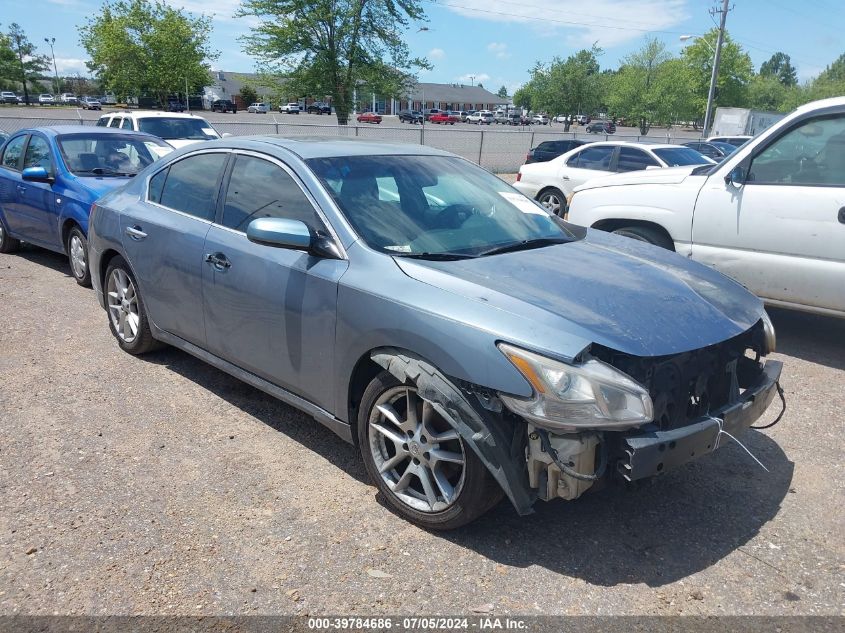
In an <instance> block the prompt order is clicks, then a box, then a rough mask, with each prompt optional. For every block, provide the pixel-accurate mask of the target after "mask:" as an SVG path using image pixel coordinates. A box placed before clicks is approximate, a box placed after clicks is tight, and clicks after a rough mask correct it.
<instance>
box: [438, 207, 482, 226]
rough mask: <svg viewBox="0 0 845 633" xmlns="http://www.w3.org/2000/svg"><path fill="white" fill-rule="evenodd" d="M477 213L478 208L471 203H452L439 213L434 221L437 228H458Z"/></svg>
mask: <svg viewBox="0 0 845 633" xmlns="http://www.w3.org/2000/svg"><path fill="white" fill-rule="evenodd" d="M476 213H478V210H477V209H476V208H475V207H474V206H472V205H471V204H450V205H449V206H448V207H446V208H445V209H443V210H442V211H441V212H440V213H438V214H437V218H436V219H435V222H434V223H435V224H436V225H437V228H441V229H457V228H458V227H460V226H461V225H462V224H463V223H464V222H466V221H467V220H468V219H469V218H470V216H473V215H475V214H476Z"/></svg>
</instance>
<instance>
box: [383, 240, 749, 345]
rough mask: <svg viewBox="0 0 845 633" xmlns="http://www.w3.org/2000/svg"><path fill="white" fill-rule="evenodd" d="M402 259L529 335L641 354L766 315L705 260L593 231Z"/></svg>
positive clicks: (705, 338) (713, 336) (429, 280)
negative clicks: (545, 243)
mask: <svg viewBox="0 0 845 633" xmlns="http://www.w3.org/2000/svg"><path fill="white" fill-rule="evenodd" d="M395 259H396V261H397V264H398V265H399V267H400V268H401V269H402V270H403V271H404V272H405V274H407V275H408V276H410V277H411V278H413V279H416V280H418V281H420V282H423V283H426V284H429V285H432V286H436V287H438V288H441V289H443V290H446V291H449V292H452V293H454V294H456V295H460V296H462V297H465V298H466V299H469V300H474V301H477V302H479V303H480V304H483V305H484V306H485V308H492V309H496V310H504V311H506V312H509V313H511V314H514V315H516V316H518V317H520V323H521V324H522V326H521V328H522V329H523V333H527V332H531V331H532V330H535V329H538V328H537V326H542V327H541V328H540V329H545V328H550V329H551V331H557V332H560V333H561V334H562V335H563V334H568V335H571V336H573V337H576V338H579V339H581V340H586V341H591V342H593V343H598V344H600V345H604V346H606V347H609V348H611V349H614V350H616V351H619V352H624V353H627V354H632V355H635V356H663V355H669V354H678V353H681V352H686V351H690V350H693V349H698V348H701V347H705V346H708V345H713V344H715V343H719V342H722V341H724V340H727V339H729V338H731V337H733V336H736V335H738V334H740V333H742V332H744V331H746V330H747V329H749V328H750V327H751V326H753V325H754V324H755V323H756V322H757V321H758V320H759V319H760V318H761V316H762V314H763V304H762V302H761V301H760V300H759V299H758V298H757V297H755V296H754V295H753V294H751V293H750V292H748V291H747V290H745V289H744V288H743V287H742V286H740V285H739V284H738V283H736V282H735V281H733V280H731V279H729V278H727V277H725V276H724V275H722V274H720V273H718V272H716V271H714V270H712V269H710V268H708V267H705V266H702V265H700V264H697V263H695V262H691V261H689V260H687V259H685V258H684V257H682V256H680V255H677V254H676V253H672V252H669V251H666V250H663V249H661V248H658V247H655V246H651V245H649V244H645V243H641V242H637V241H635V240H631V239H628V238H624V237H620V236H617V235H612V234H609V233H603V232H599V231H593V230H590V231H588V233H587V237H586V238H585V239H583V240H578V241H574V242H570V243H567V244H559V245H554V246H549V247H545V248H539V249H533V250H527V251H517V252H514V253H503V254H501V255H494V256H489V257H481V258H478V259H467V260H458V261H445V262H434V261H425V260H410V259H403V258H400V257H397V258H395ZM519 336H520V333H519V332H514V333H513V339H514V342H517V341H518V340H519ZM560 338H561V339H562V338H563V336H561V337H560ZM558 340H559V339H558ZM547 347H548V348H549V349H552V350H554V349H555V342H554V341H551V342H549V344H548V346H547ZM558 347H559V346H558ZM557 351H558V353H560V354H562V355H565V356H566V355H568V356H572V355H574V354H576V353H577V352H578V351H580V350H575V351H574V352H573V351H572V350H560V349H558V350H557Z"/></svg>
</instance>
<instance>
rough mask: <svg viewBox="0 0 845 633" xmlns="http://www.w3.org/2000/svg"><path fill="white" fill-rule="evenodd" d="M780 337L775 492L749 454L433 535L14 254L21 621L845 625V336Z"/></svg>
mask: <svg viewBox="0 0 845 633" xmlns="http://www.w3.org/2000/svg"><path fill="white" fill-rule="evenodd" d="M773 318H774V321H775V324H776V326H777V327H778V332H779V338H780V341H779V345H780V352H779V353H778V354H777V355H776V357H777V358H779V359H781V360H783V361H784V363H785V369H784V375H783V380H782V382H783V385H784V387H785V389H786V393H787V398H788V402H789V409H788V411H787V413H786V415H785V417H784V419H783V421H782V422H781V424H780V425H778V426H776V427H774V428H773V429H771V430H769V431H766V432H757V431H749V432H748V433H747V434H745V435H744V436H743V437H742V439H743V441H744V442H745V443H746V445H747V446H748V448H749V449H750V450H751V451H752V452H753V453H754V454H755V455H757V456H758V457H759V458H760V460H761V461H762V462H763V463H764V464H765V465H766V466H767V468H768V469H769V471H770V472H765V471H763V470H762V469H761V468H760V467H759V466H757V465H756V464H755V463H754V462H753V461H752V460H751V459H750V458H749V457H748V456H747V455H746V454H745V453H744V452H743V451H742V449H740V448H739V447H738V446H736V445H733V444H731V445H728V446H726V447H724V448H722V449H721V450H719V451H718V453H717V454H715V455H710V456H707V457H705V458H703V459H701V460H699V461H698V462H696V463H694V464H691V465H689V466H688V467H686V468H683V469H681V470H679V471H675V472H672V473H669V474H667V475H666V476H664V477H662V478H660V479H658V480H657V481H655V482H654V483H653V484H652V485H647V486H644V487H640V488H636V489H634V490H630V491H626V490H623V489H616V488H613V489H607V490H604V491H602V492H599V493H597V494H594V495H591V496H587V497H585V498H582V499H581V500H579V501H576V502H571V503H566V502H554V503H549V504H542V503H540V504H538V505H537V507H536V509H537V512H536V514H534V515H532V516H529V517H523V518H521V517H518V516H517V515H516V514H515V513H514V511H513V510H512V509H511V507H510V506H509V505H507V504H506V503H503V504H501V505H500V506H499V507H498V508H496V509H494V510H493V511H492V512H491V513H490V514H489V515H487V516H486V517H484V518H482V519H481V520H480V521H478V522H477V523H476V524H474V525H472V526H468V527H466V528H463V529H461V530H459V531H457V532H453V533H448V534H433V533H427V532H425V531H422V530H420V529H418V528H416V527H414V526H412V525H410V524H408V523H406V522H404V521H402V520H401V519H399V518H397V517H396V516H394V515H393V514H392V513H391V512H390V511H389V510H388V509H387V508H386V507H385V506H384V504H383V503H382V502H381V500H380V499H379V497H378V495H377V494H376V492H375V489H374V488H373V487H372V486H370V485H369V484H368V483H367V482H366V479H365V473H364V469H363V467H362V465H361V463H360V461H359V457H358V454H357V452H356V449H354V448H353V447H351V446H348V445H346V444H345V443H344V442H342V441H341V440H340V439H338V438H337V437H335V436H334V435H333V434H332V433H330V432H329V431H327V430H326V429H324V428H322V427H321V426H319V425H317V424H316V423H314V422H312V421H311V420H310V419H308V418H307V417H306V416H304V415H303V414H301V413H299V412H297V411H295V410H293V409H291V408H289V407H287V406H285V405H284V404H281V403H280V402H277V401H275V400H273V399H271V398H269V397H268V396H266V395H263V394H262V393H260V392H258V391H256V390H254V389H252V388H250V387H248V386H246V385H244V384H242V383H239V382H238V381H237V380H235V379H233V378H230V377H229V376H227V375H225V374H223V373H221V372H219V371H217V370H215V369H213V368H211V367H209V366H207V365H205V364H203V363H202V362H200V361H198V360H195V359H194V358H192V357H190V356H188V355H186V354H184V353H181V352H178V351H175V350H172V349H169V350H164V351H161V352H157V353H155V354H152V355H149V356H147V357H144V358H134V357H132V356H129V355H127V354H125V353H122V352H121V351H120V350H119V349H118V347H117V345H116V344H115V343H114V342H113V340H112V338H111V335H110V333H109V330H108V327H107V324H106V315H105V313H104V312H103V311H102V310H101V309H100V308H99V306H98V305H97V303H96V300H95V298H94V296H93V294H92V292H91V291H90V290H86V289H83V288H80V287H78V286H77V285H76V284H75V283H74V282H73V280H72V279H71V278H70V276H69V270H68V267H67V263H66V261H65V260H64V258H62V257H60V256H58V255H54V254H51V253H47V252H45V251H42V250H39V249H35V248H31V247H29V248H26V249H25V250H24V251H23V252H22V253H21V254H18V255H0V324H2V327H0V350H2V353H0V433H2V437H3V441H2V443H0V466H1V467H2V468H0V508H1V509H2V510H1V511H0V548H2V550H0V614H3V615H8V614H44V615H48V614H54V613H55V614H89V615H97V614H362V615H374V614H382V613H388V614H400V613H401V614H409V613H413V614H431V613H451V614H460V613H470V612H472V610H473V609H475V610H476V611H482V612H490V611H492V612H493V613H495V614H508V613H510V614H525V615H528V614H539V613H543V614H599V615H610V614H654V615H667V614H698V615H721V614H752V613H753V614H767V615H778V614H783V615H799V614H826V615H836V614H842V613H843V597H845V591H844V590H843V571H845V556H843V554H845V547H843V536H842V535H843V531H842V526H843V510H842V508H843V502H844V501H845V495H843V483H842V482H843V478H845V477H844V476H845V472H843V465H842V448H841V445H840V444H839V442H840V441H841V439H842V436H843V430H845V418H844V417H843V410H845V389H843V385H845V321H837V320H833V319H825V318H819V317H814V316H809V315H802V314H798V313H788V312H781V311H773ZM775 414H776V410H775V408H774V407H772V409H770V410H769V412H768V413H767V414H766V416H765V419H767V420H768V419H771V418H772V417H773V416H774V415H775Z"/></svg>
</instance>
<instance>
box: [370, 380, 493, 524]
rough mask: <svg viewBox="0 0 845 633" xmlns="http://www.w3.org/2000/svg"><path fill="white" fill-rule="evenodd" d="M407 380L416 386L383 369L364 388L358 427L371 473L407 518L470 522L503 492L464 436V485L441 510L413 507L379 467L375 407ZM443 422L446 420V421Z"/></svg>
mask: <svg viewBox="0 0 845 633" xmlns="http://www.w3.org/2000/svg"><path fill="white" fill-rule="evenodd" d="M403 384H404V385H405V386H408V387H410V388H412V389H414V388H415V387H414V385H413V384H412V383H402V382H400V381H399V380H397V379H396V378H395V377H394V376H393V374H391V373H390V372H388V371H382V372H381V373H380V374H378V375H377V376H376V377H375V378H373V380H372V382H370V384H369V386H368V387H367V389H366V391H364V395H363V397H362V399H361V406H360V407H359V409H358V424H357V431H358V445H359V447H360V449H361V455H362V457H363V459H364V465H365V467H366V469H367V473H368V474H369V476H370V479H371V480H372V481H373V483H374V484H375V485H376V487H377V488H378V489H379V491H380V492H381V493H382V495H383V496H384V498H385V499H386V500H387V503H388V505H389V506H390V507H391V508H392V509H393V510H394V511H396V513H397V514H399V515H400V516H401V517H402V518H404V519H406V520H407V521H410V522H411V523H415V524H416V525H419V526H420V527H422V528H425V529H431V530H452V529H455V528H458V527H461V526H462V525H466V524H467V523H470V522H471V521H474V520H475V519H477V518H478V517H480V516H481V515H482V514H484V513H485V512H487V511H488V510H490V509H491V508H492V507H493V506H495V505H496V504H497V503H499V501H501V499H502V496H503V492H502V489H501V487H500V486H499V484H498V483H496V481H495V479H493V477H492V475H491V474H490V473H489V472H488V470H487V468H486V467H485V466H484V464H483V463H482V462H481V460H480V459H479V458H478V456H477V455H476V454H475V452H474V451H473V450H472V448H470V447H469V446H467V445H466V442H464V441H463V440H458V441H460V442H461V443H462V446H463V449H462V450H463V455H464V471H463V478H462V485H460V487H459V490H458V492H457V496H456V497H455V499H454V500H453V501H452V502H451V504H450V505H448V506H447V507H446V508H445V509H443V510H441V511H431V512H423V511H420V510H418V509H416V508H413V507H411V506H410V505H409V504H408V503H406V502H405V501H402V499H400V498H399V497H398V496H397V495H396V494H395V493H394V492H393V491H392V490H391V489H390V487H388V485H387V483H386V482H385V481H384V479H382V475H381V474H380V473H379V471H378V467H377V466H376V463H375V459H374V457H373V451H372V448H371V443H370V435H369V430H370V422H371V420H378V419H380V418H379V415H380V414H379V413H378V412H377V411H374V408H375V405H376V403H377V402H378V400H379V398H380V397H381V396H382V395H384V394H386V393H387V392H389V391H391V390H395V389H396V388H397V387H401V386H403ZM420 402H421V401H420ZM441 421H442V418H441ZM442 422H444V423H445V421H442ZM453 441H454V440H453ZM426 455H428V453H426ZM409 459H410V455H409Z"/></svg>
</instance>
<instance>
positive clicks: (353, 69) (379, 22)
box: [239, 0, 429, 125]
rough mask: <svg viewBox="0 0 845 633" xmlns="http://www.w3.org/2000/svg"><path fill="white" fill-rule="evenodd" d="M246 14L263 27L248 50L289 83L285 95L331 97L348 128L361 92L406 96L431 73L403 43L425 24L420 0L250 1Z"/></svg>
mask: <svg viewBox="0 0 845 633" xmlns="http://www.w3.org/2000/svg"><path fill="white" fill-rule="evenodd" d="M239 15H240V16H254V17H257V18H258V19H259V20H260V22H259V24H258V25H257V26H255V27H253V29H252V33H251V35H249V36H247V37H245V38H243V39H242V41H243V43H244V50H245V51H246V52H248V53H250V54H252V55H254V56H256V57H258V58H259V59H260V60H261V62H262V63H263V64H264V66H265V68H264V70H265V72H267V73H270V74H272V75H276V76H277V77H279V80H280V81H283V82H284V84H283V86H280V87H279V91H280V92H282V91H283V92H285V93H288V94H299V95H302V94H310V95H319V96H320V97H321V98H322V97H323V96H325V95H328V96H330V97H331V99H332V103H333V105H334V108H335V112H336V113H337V121H338V123H340V124H342V125H345V124H346V123H348V120H349V112H350V110H351V106H352V100H353V96H354V93H355V91H356V90H358V92H363V91H366V92H375V93H378V94H380V95H383V96H391V97H401V96H402V95H403V93H405V92H406V91H407V90H408V88H409V87H410V85H411V84H412V83H413V81H414V79H415V78H414V76H413V74H412V73H413V71H414V70H415V69H418V68H429V64H428V62H427V61H426V60H425V59H419V58H411V57H410V54H409V50H408V46H407V44H406V43H405V40H404V39H403V37H402V31H403V30H404V29H405V27H407V26H408V25H409V23H410V22H411V21H419V20H425V13H424V12H423V9H422V5H421V4H420V3H419V2H418V0H388V1H386V2H382V1H381V0H243V1H242V4H241V9H240V11H239Z"/></svg>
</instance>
